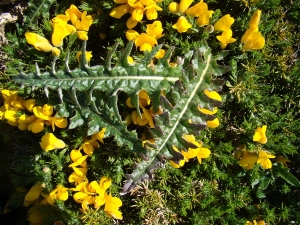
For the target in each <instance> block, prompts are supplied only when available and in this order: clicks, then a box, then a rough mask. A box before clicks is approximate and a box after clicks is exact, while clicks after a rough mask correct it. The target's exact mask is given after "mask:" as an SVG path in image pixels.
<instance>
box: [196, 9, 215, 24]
mask: <svg viewBox="0 0 300 225" xmlns="http://www.w3.org/2000/svg"><path fill="white" fill-rule="evenodd" d="M213 12H214V11H212V10H209V11H207V12H205V13H203V14H200V15H199V17H198V19H197V25H198V26H199V27H202V26H205V25H208V24H209V19H210V18H211V17H212V14H213Z"/></svg>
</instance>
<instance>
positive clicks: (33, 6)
mask: <svg viewBox="0 0 300 225" xmlns="http://www.w3.org/2000/svg"><path fill="white" fill-rule="evenodd" d="M54 2H56V1H55V0H30V1H29V2H28V8H27V9H26V11H25V13H24V22H25V24H27V25H28V26H29V27H31V28H33V29H35V30H36V29H37V28H38V19H39V18H41V16H42V17H43V18H45V19H49V11H50V10H49V9H50V7H51V6H52V5H53V4H54Z"/></svg>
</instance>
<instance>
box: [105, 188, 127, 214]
mask: <svg viewBox="0 0 300 225" xmlns="http://www.w3.org/2000/svg"><path fill="white" fill-rule="evenodd" d="M104 197H105V207H104V212H105V213H106V214H107V215H108V216H109V217H113V218H115V219H118V220H121V219H123V216H122V212H121V211H119V208H120V207H121V206H122V201H121V199H119V198H117V197H112V196H111V194H109V195H108V194H106V193H105V195H104Z"/></svg>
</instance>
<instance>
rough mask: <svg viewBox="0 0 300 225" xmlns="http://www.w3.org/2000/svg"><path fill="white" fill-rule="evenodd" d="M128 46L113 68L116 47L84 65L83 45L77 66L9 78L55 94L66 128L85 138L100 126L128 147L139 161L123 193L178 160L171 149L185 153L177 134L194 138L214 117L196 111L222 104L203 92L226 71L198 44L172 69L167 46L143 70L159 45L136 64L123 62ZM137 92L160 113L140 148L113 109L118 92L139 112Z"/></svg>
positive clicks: (218, 83) (214, 86) (213, 86)
mask: <svg viewBox="0 0 300 225" xmlns="http://www.w3.org/2000/svg"><path fill="white" fill-rule="evenodd" d="M132 46H133V42H129V44H128V45H127V47H126V48H125V50H124V51H122V52H121V53H119V56H118V61H117V63H116V64H115V65H114V66H113V65H112V63H111V58H112V55H113V54H114V52H115V51H116V49H117V46H116V45H115V46H114V47H113V48H112V50H111V52H110V53H109V54H108V57H107V59H106V62H105V66H102V65H97V66H93V67H89V66H87V65H86V63H85V60H84V59H85V48H86V42H84V43H83V48H82V54H83V57H81V61H82V62H81V63H80V64H81V65H82V67H81V68H77V69H75V70H73V71H68V70H66V71H61V70H60V71H58V72H55V61H54V62H53V65H52V71H49V72H44V73H42V74H40V72H39V71H40V70H39V68H38V67H37V68H36V72H34V73H30V74H26V75H25V74H20V75H16V76H14V80H15V81H16V82H17V83H20V84H22V85H23V86H29V87H33V88H43V89H44V90H45V93H46V95H47V96H49V92H50V91H51V92H52V91H57V93H58V96H59V98H60V100H61V102H62V103H61V104H59V105H56V106H55V108H56V109H57V110H58V113H59V114H60V115H65V116H71V118H70V124H69V129H74V128H76V127H79V126H82V125H87V127H88V133H87V135H92V134H94V133H96V132H98V131H100V130H101V129H102V128H104V127H105V128H106V132H105V137H111V136H113V137H114V140H115V141H116V143H117V144H118V145H119V146H124V145H126V146H128V148H129V149H131V150H132V151H134V152H136V153H137V154H138V155H139V156H140V157H141V158H142V159H143V160H142V161H141V162H140V163H139V164H138V165H137V167H136V169H135V170H134V171H133V173H132V174H130V175H128V179H127V182H126V184H125V185H124V188H123V192H124V193H126V192H128V191H129V190H130V189H131V188H133V187H134V186H135V185H136V183H138V182H140V181H141V180H143V179H148V178H151V177H152V176H153V170H154V169H156V168H157V167H160V166H163V165H164V164H165V162H166V161H167V160H169V159H171V158H174V160H175V161H178V160H180V156H181V154H176V153H175V152H174V151H173V148H172V146H173V145H175V146H177V147H178V148H180V149H185V150H186V149H188V147H189V146H190V145H189V143H186V141H184V140H183V138H182V134H195V135H197V134H199V131H200V130H201V129H203V128H205V127H206V121H208V120H213V119H214V118H215V116H214V115H205V114H202V113H201V112H200V111H199V110H198V108H199V107H200V108H206V109H209V110H213V109H214V108H215V107H217V106H220V105H221V103H222V102H220V101H217V100H213V99H210V98H209V97H208V96H206V95H205V94H204V90H206V89H208V90H214V91H220V90H221V88H222V85H223V83H224V82H223V80H219V79H213V78H214V77H213V76H217V75H220V74H223V73H225V72H227V71H229V69H230V68H229V67H227V66H220V65H218V64H217V62H216V60H217V59H219V58H221V57H220V56H218V57H217V58H215V57H214V56H213V55H212V54H211V51H210V48H209V47H208V46H207V44H206V43H204V42H202V43H201V47H200V48H199V49H197V50H196V51H195V52H189V53H187V54H186V55H185V57H184V59H183V61H182V63H181V64H179V65H178V66H177V67H174V68H173V67H171V66H170V65H169V64H168V61H169V59H170V57H171V52H172V51H173V49H172V48H170V49H169V50H168V51H167V53H166V54H165V56H164V58H162V59H160V60H159V61H158V63H157V64H156V65H151V67H149V66H148V63H149V62H150V61H151V57H153V56H154V55H155V54H156V52H157V51H158V50H159V49H160V48H161V45H159V46H157V47H155V48H154V49H153V51H152V52H150V53H145V57H144V59H143V60H141V62H139V63H138V62H137V63H135V64H133V65H131V64H129V63H128V61H127V57H128V56H129V54H130V52H131V49H132ZM66 61H68V59H66ZM66 68H68V65H67V66H66ZM140 90H145V91H146V92H147V93H148V94H149V96H150V99H151V100H152V106H153V108H154V111H155V112H156V111H158V108H159V107H161V108H162V111H163V113H162V114H160V115H154V118H153V119H154V123H155V128H150V127H149V131H150V133H151V134H152V136H153V138H154V140H155V144H151V143H146V144H145V147H143V145H142V141H141V140H140V139H138V138H137V133H136V131H135V130H133V131H128V130H127V124H126V122H124V121H122V116H121V113H120V111H119V110H120V109H119V107H120V105H122V104H124V102H123V103H121V102H119V93H121V92H122V93H124V92H125V93H126V94H127V95H128V96H130V97H131V99H133V104H134V105H135V106H136V109H137V110H140V109H139V107H138V93H139V91H140ZM162 93H165V94H162ZM181 157H182V156H181Z"/></svg>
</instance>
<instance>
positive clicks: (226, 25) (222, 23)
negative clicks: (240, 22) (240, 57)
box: [214, 14, 236, 49]
mask: <svg viewBox="0 0 300 225" xmlns="http://www.w3.org/2000/svg"><path fill="white" fill-rule="evenodd" d="M233 23H234V18H233V17H231V16H230V15H229V14H227V15H225V16H223V17H222V18H221V19H219V20H218V21H217V22H216V23H215V24H214V29H215V30H217V31H222V34H221V35H219V36H217V39H218V40H219V41H220V43H221V48H222V49H224V48H226V46H227V45H228V44H231V43H234V42H236V39H235V38H232V30H231V29H230V27H231V25H232V24H233Z"/></svg>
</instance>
